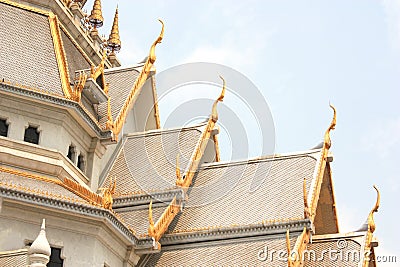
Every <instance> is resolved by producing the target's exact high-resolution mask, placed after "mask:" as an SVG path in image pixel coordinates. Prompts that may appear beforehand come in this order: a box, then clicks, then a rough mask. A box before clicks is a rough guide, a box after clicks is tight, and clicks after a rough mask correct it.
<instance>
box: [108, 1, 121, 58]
mask: <svg viewBox="0 0 400 267" xmlns="http://www.w3.org/2000/svg"><path fill="white" fill-rule="evenodd" d="M107 46H108V48H110V49H111V53H114V52H118V51H119V50H120V49H121V40H120V37H119V29H118V6H117V9H116V10H115V16H114V22H113V25H112V28H111V33H110V36H109V37H108V40H107Z"/></svg>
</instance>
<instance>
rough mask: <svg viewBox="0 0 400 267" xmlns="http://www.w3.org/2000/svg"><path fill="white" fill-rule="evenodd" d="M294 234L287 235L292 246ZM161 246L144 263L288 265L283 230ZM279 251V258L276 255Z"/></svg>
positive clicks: (279, 266) (155, 264) (160, 264)
mask: <svg viewBox="0 0 400 267" xmlns="http://www.w3.org/2000/svg"><path fill="white" fill-rule="evenodd" d="M296 238H297V236H293V237H291V238H290V244H291V245H292V248H293V245H294V243H295V242H296ZM265 248H267V249H265ZM161 250H162V251H161V253H158V254H154V255H152V256H151V258H150V260H149V261H148V262H147V263H146V266H171V267H172V266H274V267H286V266H288V263H287V259H286V255H287V250H286V238H285V236H284V235H283V234H281V235H279V236H272V237H268V238H266V237H262V238H258V239H245V240H243V239H233V240H227V241H224V242H223V243H216V242H205V243H202V244H195V245H185V246H183V247H178V248H176V247H175V248H168V247H166V246H163V247H162V248H161ZM260 251H261V253H260ZM264 251H265V252H264ZM272 251H276V252H275V254H274V255H271V252H272ZM281 251H282V252H281ZM280 252H281V253H282V254H281V256H283V257H282V258H278V257H277V255H278V253H280ZM285 253H286V255H285ZM266 255H268V257H266Z"/></svg>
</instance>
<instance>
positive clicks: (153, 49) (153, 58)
mask: <svg viewBox="0 0 400 267" xmlns="http://www.w3.org/2000/svg"><path fill="white" fill-rule="evenodd" d="M158 21H159V22H160V23H161V25H162V27H161V32H160V35H159V36H158V38H157V39H156V40H155V41H154V43H153V45H152V46H151V48H150V54H149V61H150V63H151V64H154V62H155V61H156V45H157V44H159V43H161V41H162V39H163V38H164V22H163V21H162V20H161V19H159V20H158Z"/></svg>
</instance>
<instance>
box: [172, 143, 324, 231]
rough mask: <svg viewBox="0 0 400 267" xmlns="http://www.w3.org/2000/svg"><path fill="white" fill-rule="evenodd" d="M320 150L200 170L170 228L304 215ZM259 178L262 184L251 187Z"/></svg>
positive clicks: (299, 217) (219, 165) (283, 218)
mask: <svg viewBox="0 0 400 267" xmlns="http://www.w3.org/2000/svg"><path fill="white" fill-rule="evenodd" d="M319 155H320V150H314V151H310V152H308V153H301V154H293V155H288V156H278V157H275V158H264V159H256V160H250V161H242V162H236V163H228V164H224V163H214V164H209V165H207V166H203V167H202V168H200V169H199V172H198V174H197V176H196V177H195V178H194V185H193V187H192V188H191V189H190V190H189V192H188V193H189V200H188V202H187V203H186V206H185V208H184V210H183V213H181V214H179V215H178V216H177V217H176V218H175V220H174V221H173V222H172V224H171V225H170V227H169V230H170V231H172V232H173V231H180V232H182V231H185V230H188V231H189V230H190V229H191V228H193V229H198V228H207V227H212V226H221V227H227V226H232V225H249V224H256V223H261V222H263V221H274V220H278V221H279V220H286V219H302V218H304V201H303V179H304V178H305V179H306V185H307V188H308V191H309V188H310V186H311V181H312V179H313V174H314V171H315V168H316V165H317V162H318V160H317V159H318V158H319ZM254 182H257V183H260V185H259V187H258V188H257V189H256V190H253V191H251V190H250V189H251V188H252V187H251V186H252V185H254Z"/></svg>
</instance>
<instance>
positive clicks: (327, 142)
mask: <svg viewBox="0 0 400 267" xmlns="http://www.w3.org/2000/svg"><path fill="white" fill-rule="evenodd" d="M329 106H330V107H331V108H332V109H333V118H332V121H331V124H330V125H329V128H328V129H327V130H326V132H325V137H324V146H325V148H327V149H329V148H330V147H331V145H332V143H331V137H330V132H331V130H335V127H336V108H335V107H334V106H333V105H332V104H329Z"/></svg>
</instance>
